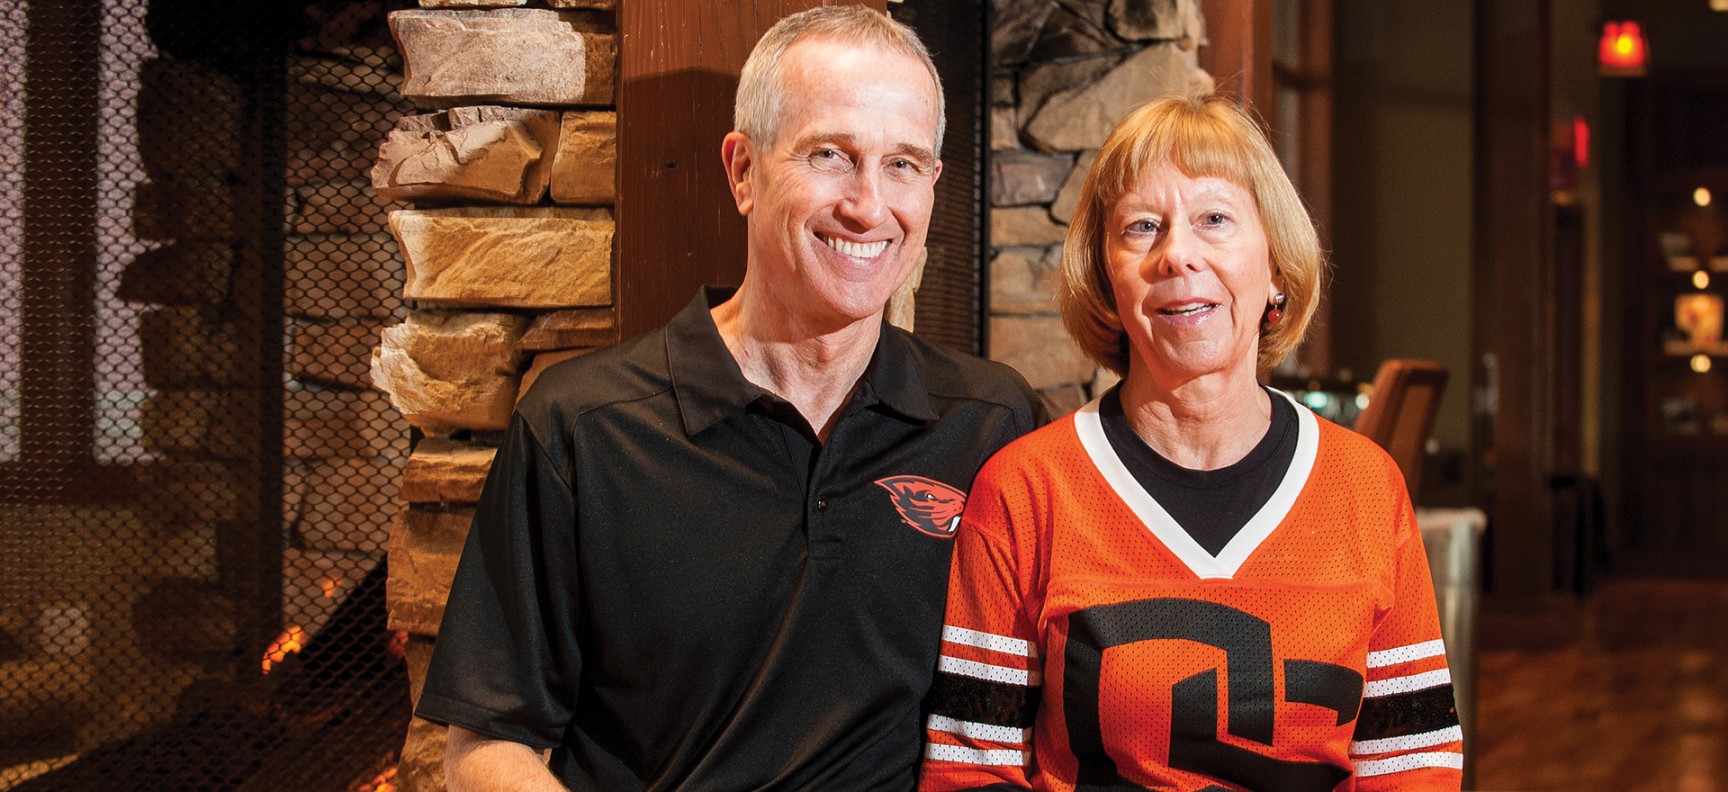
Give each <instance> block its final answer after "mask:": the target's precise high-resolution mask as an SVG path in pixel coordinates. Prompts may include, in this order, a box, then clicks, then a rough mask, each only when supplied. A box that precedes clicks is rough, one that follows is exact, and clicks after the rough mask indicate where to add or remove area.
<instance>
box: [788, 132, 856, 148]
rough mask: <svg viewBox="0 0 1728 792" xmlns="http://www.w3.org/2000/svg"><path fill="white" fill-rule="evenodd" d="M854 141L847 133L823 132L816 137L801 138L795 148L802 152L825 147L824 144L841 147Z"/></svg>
mask: <svg viewBox="0 0 1728 792" xmlns="http://www.w3.org/2000/svg"><path fill="white" fill-rule="evenodd" d="M852 140H853V138H852V136H851V135H848V134H846V133H845V132H822V133H818V134H814V135H806V136H804V137H801V138H799V139H798V143H797V145H796V146H794V148H797V149H801V150H802V149H809V148H814V147H816V146H820V145H824V144H831V145H840V144H847V143H851V142H852Z"/></svg>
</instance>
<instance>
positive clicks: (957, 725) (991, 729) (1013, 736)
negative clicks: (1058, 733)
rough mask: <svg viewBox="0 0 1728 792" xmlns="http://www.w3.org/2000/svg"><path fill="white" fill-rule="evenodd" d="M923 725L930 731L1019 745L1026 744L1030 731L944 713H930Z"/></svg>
mask: <svg viewBox="0 0 1728 792" xmlns="http://www.w3.org/2000/svg"><path fill="white" fill-rule="evenodd" d="M925 725H926V726H927V727H929V729H930V730H931V731H939V732H948V733H949V734H958V735H960V736H962V737H966V738H969V739H973V740H989V741H991V742H1000V743H1018V744H1021V745H1025V744H1026V738H1027V737H1028V734H1027V732H1029V731H1030V730H1029V729H1017V728H1014V727H1013V726H997V725H996V724H994V723H979V722H977V721H963V720H957V719H955V718H950V717H948V716H946V715H931V716H930V719H929V720H928V721H926V722H925Z"/></svg>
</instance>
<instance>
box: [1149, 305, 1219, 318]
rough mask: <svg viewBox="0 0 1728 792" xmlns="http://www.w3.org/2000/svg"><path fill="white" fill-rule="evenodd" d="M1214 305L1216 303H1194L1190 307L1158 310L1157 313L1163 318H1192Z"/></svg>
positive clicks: (1182, 306) (1183, 306)
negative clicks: (1162, 315) (1163, 316)
mask: <svg viewBox="0 0 1728 792" xmlns="http://www.w3.org/2000/svg"><path fill="white" fill-rule="evenodd" d="M1216 304H1217V303H1194V304H1192V305H1179V306H1176V307H1175V308H1159V309H1158V313H1161V314H1164V315H1165V316H1192V315H1194V314H1197V313H1200V312H1201V311H1204V310H1206V309H1208V308H1211V307H1213V306H1214V305H1216Z"/></svg>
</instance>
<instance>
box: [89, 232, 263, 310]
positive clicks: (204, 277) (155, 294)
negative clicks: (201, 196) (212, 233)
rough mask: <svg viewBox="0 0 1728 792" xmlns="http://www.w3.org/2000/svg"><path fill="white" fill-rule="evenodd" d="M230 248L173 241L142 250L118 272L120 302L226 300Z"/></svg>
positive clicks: (231, 260) (231, 263) (231, 265)
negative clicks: (169, 243) (170, 243)
mask: <svg viewBox="0 0 1728 792" xmlns="http://www.w3.org/2000/svg"><path fill="white" fill-rule="evenodd" d="M233 275H234V246H233V245H232V244H230V243H228V242H200V241H186V242H176V243H174V244H172V245H165V246H163V247H159V248H155V249H153V250H146V251H144V252H143V253H139V254H138V255H137V257H135V258H133V259H132V263H130V264H127V265H126V269H125V271H123V272H121V273H120V288H119V289H118V290H117V293H118V295H119V297H120V299H122V300H126V301H127V302H135V303H156V304H159V305H217V304H220V303H222V302H225V301H226V300H227V299H228V284H229V282H230V280H232V278H233Z"/></svg>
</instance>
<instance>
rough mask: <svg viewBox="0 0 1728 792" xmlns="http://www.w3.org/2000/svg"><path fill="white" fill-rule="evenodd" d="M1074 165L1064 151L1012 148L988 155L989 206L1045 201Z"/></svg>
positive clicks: (1050, 198)
mask: <svg viewBox="0 0 1728 792" xmlns="http://www.w3.org/2000/svg"><path fill="white" fill-rule="evenodd" d="M1073 168H1074V157H1072V156H1070V155H1067V154H1039V153H1036V152H1031V151H1014V152H1007V153H1004V154H1000V155H998V156H995V157H991V158H990V172H991V180H990V205H991V206H1030V205H1033V204H1048V203H1050V202H1051V201H1053V200H1055V199H1056V191H1057V190H1059V189H1061V187H1062V180H1063V179H1064V178H1066V177H1067V176H1068V171H1070V170H1072V169H1073Z"/></svg>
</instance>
